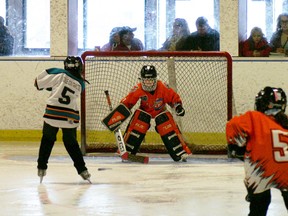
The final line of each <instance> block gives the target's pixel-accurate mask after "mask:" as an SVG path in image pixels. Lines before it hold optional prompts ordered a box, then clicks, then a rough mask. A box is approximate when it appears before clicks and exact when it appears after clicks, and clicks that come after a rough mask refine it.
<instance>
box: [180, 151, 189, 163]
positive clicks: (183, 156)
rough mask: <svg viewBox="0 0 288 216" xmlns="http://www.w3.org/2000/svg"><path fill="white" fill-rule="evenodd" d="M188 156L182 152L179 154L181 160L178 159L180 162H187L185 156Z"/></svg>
mask: <svg viewBox="0 0 288 216" xmlns="http://www.w3.org/2000/svg"><path fill="white" fill-rule="evenodd" d="M188 156H189V155H188V154H186V153H185V154H183V155H181V160H180V161H181V162H187V158H188Z"/></svg>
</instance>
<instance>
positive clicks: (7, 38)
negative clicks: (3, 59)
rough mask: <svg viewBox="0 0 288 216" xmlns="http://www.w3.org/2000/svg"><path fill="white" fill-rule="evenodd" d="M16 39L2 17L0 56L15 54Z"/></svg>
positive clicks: (0, 21)
mask: <svg viewBox="0 0 288 216" xmlns="http://www.w3.org/2000/svg"><path fill="white" fill-rule="evenodd" d="M13 45H14V38H13V37H12V35H11V34H10V32H9V30H8V28H7V27H6V26H5V24H4V18H3V17H1V16H0V56H8V55H12V54H13Z"/></svg>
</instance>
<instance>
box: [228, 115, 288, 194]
mask: <svg viewBox="0 0 288 216" xmlns="http://www.w3.org/2000/svg"><path fill="white" fill-rule="evenodd" d="M239 134H242V135H243V134H245V136H246V138H247V142H246V153H245V156H244V158H245V160H244V163H245V172H246V177H245V184H246V186H247V187H248V188H250V189H252V190H253V191H254V193H261V192H263V191H265V190H267V189H269V188H271V187H275V188H278V189H288V130H287V129H284V128H283V127H282V126H281V125H280V124H278V123H277V122H276V121H275V120H274V118H273V117H272V116H267V115H265V114H264V113H261V112H258V111H248V112H246V113H245V114H243V115H240V116H236V117H234V118H232V119H231V120H230V121H229V122H228V123H227V125H226V138H227V141H228V144H235V142H234V141H233V139H234V138H235V137H237V135H239Z"/></svg>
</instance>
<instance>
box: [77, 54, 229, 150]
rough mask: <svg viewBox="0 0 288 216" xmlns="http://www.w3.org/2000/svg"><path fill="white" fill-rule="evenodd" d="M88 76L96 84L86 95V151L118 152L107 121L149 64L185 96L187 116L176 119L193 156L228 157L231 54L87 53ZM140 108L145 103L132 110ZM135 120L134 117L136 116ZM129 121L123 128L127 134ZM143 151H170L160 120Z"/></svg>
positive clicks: (83, 100) (89, 86)
mask: <svg viewBox="0 0 288 216" xmlns="http://www.w3.org/2000/svg"><path fill="white" fill-rule="evenodd" d="M82 59H83V62H84V70H83V75H84V77H85V79H86V80H88V81H89V83H90V84H87V85H86V89H85V91H83V92H82V95H81V150H82V153H83V154H87V153H93V152H116V150H117V145H116V141H115V137H114V135H113V133H111V132H110V131H108V130H107V128H106V127H105V126H104V125H103V124H102V123H101V120H102V119H103V118H104V117H105V116H106V115H107V114H108V113H109V112H110V111H109V106H108V104H107V101H106V96H105V94H104V91H105V90H108V91H109V93H110V97H111V101H112V104H113V107H116V106H117V105H118V104H119V102H120V100H121V99H122V98H123V97H125V96H126V95H127V94H128V92H129V91H130V90H131V89H132V87H133V86H134V85H135V84H136V83H138V82H139V77H140V71H141V68H142V66H143V65H154V66H155V68H156V70H157V73H158V79H160V80H162V81H164V82H166V83H167V84H168V85H169V86H170V87H171V88H173V89H174V90H175V91H176V92H177V93H178V94H179V95H180V97H181V99H182V101H183V107H184V108H185V110H186V114H185V116H184V117H177V116H175V115H174V110H173V109H171V108H169V106H167V107H168V110H170V111H171V112H172V113H173V115H174V117H175V120H176V122H177V123H178V125H179V128H180V130H181V131H182V133H183V138H184V140H185V141H186V142H187V145H188V146H189V148H190V149H191V151H192V152H193V154H226V153H227V145H226V139H225V126H226V122H227V120H229V119H230V118H231V117H232V58H231V56H230V54H229V53H227V52H153V51H151V52H150V51H149V52H133V51H131V52H120V51H119V52H118V51H117V52H94V51H87V52H84V53H83V54H82ZM138 107H139V102H138V103H137V104H136V105H135V106H134V107H133V108H132V110H131V111H132V113H133V111H134V110H135V109H136V108H138ZM130 117H131V116H130ZM129 120H130V118H128V119H127V120H126V121H125V122H124V123H123V124H122V125H121V129H122V131H124V130H125V129H126V126H127V124H128V122H129ZM140 152H143V153H144V152H145V153H166V152H167V151H166V149H165V147H164V145H163V143H162V140H161V138H160V136H159V134H157V133H156V132H155V122H154V119H152V120H151V127H150V129H149V130H148V133H147V135H146V137H145V140H144V142H143V143H142V145H141V148H140Z"/></svg>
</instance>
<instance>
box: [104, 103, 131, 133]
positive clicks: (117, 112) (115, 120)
mask: <svg viewBox="0 0 288 216" xmlns="http://www.w3.org/2000/svg"><path fill="white" fill-rule="evenodd" d="M130 115H131V111H130V110H129V109H128V108H127V107H126V106H125V105H124V104H119V105H118V106H117V107H116V108H115V109H114V110H112V112H111V113H109V114H108V115H107V116H106V117H105V118H104V119H103V120H102V123H103V124H104V125H105V126H106V127H107V128H108V130H110V131H115V130H116V129H117V128H118V127H120V125H121V124H122V123H123V122H124V121H125V120H126V119H127V118H128V117H129V116H130Z"/></svg>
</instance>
